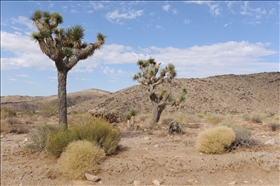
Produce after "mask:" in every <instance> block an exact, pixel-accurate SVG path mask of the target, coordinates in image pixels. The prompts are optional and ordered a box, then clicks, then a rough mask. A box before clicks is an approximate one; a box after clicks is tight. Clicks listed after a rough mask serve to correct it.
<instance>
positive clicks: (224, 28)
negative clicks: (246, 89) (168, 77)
mask: <svg viewBox="0 0 280 186" xmlns="http://www.w3.org/2000/svg"><path fill="white" fill-rule="evenodd" d="M34 10H41V11H49V12H51V13H52V12H59V13H60V14H62V16H63V20H64V22H63V24H61V25H59V27H64V28H69V27H71V26H74V25H76V24H80V25H82V26H83V27H84V29H85V37H84V41H86V42H87V43H92V42H95V41H96V34H97V33H98V32H101V33H103V34H104V35H106V36H108V37H107V38H106V41H105V44H104V45H103V47H102V48H101V50H99V51H95V54H94V55H93V56H92V57H90V58H88V59H86V60H82V61H80V62H79V63H78V65H76V66H75V67H74V68H73V69H72V70H71V71H70V72H69V74H68V79H67V92H68V93H70V92H76V91H82V90H85V89H91V88H97V89H102V90H107V91H110V92H115V91H118V90H121V89H123V88H127V87H130V86H132V85H136V84H138V83H137V82H135V81H132V76H133V75H134V74H136V73H137V72H138V71H139V68H138V66H137V65H136V62H137V61H138V59H148V58H149V57H153V58H155V60H156V61H157V62H161V63H162V65H161V68H164V67H165V65H167V64H168V63H173V64H174V65H175V66H176V70H177V74H178V75H177V77H178V78H203V77H209V76H214V75H223V74H251V73H259V72H271V71H279V2H278V1H263V2H262V1H255V2H253V1H228V2H225V1H222V2H217V1H154V2H151V1H123V2H121V1H118V2H113V1H83V2H80V1H60V2H59V1H17V2H16V1H1V96H6V95H29V96H49V95H56V94H57V72H56V68H55V65H54V62H53V61H51V60H50V59H49V58H48V57H46V56H45V55H44V54H43V53H42V52H41V51H40V49H39V46H38V43H36V42H34V41H32V40H31V39H30V35H31V33H32V32H34V31H36V27H35V26H34V25H33V24H32V21H31V20H30V17H31V15H32V13H33V12H34Z"/></svg>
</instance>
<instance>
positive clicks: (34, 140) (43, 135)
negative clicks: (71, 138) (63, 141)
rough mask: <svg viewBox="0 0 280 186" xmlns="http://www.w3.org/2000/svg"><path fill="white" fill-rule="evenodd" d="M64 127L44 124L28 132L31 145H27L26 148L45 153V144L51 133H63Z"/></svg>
mask: <svg viewBox="0 0 280 186" xmlns="http://www.w3.org/2000/svg"><path fill="white" fill-rule="evenodd" d="M64 127H65V125H54V124H44V125H40V126H37V127H36V128H35V129H33V130H32V131H31V132H30V139H31V140H30V141H31V143H29V144H27V147H28V148H31V149H33V150H35V151H45V150H46V144H47V141H48V138H49V134H50V132H51V131H63V130H64V129H65V128H64Z"/></svg>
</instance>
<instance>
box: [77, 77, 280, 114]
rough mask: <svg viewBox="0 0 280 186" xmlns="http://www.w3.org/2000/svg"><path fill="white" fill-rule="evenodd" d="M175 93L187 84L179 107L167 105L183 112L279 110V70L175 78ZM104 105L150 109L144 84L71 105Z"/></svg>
mask: <svg viewBox="0 0 280 186" xmlns="http://www.w3.org/2000/svg"><path fill="white" fill-rule="evenodd" d="M173 82H174V83H173V86H172V90H173V93H172V94H173V95H174V97H176V96H179V94H180V91H181V87H187V99H186V101H185V102H184V103H182V104H181V105H180V106H179V107H177V108H170V107H167V108H166V111H167V112H177V111H182V112H184V113H221V114H225V113H231V114H238V113H265V112H279V103H280V100H279V95H280V92H279V88H280V87H279V86H280V73H279V72H270V73H258V74H250V75H233V74H230V75H222V76H213V77H208V78H190V79H186V78H183V79H175V80H174V81H173ZM93 108H105V109H106V110H116V111H120V112H123V113H124V112H127V111H128V110H130V109H131V108H136V109H137V110H139V111H141V112H150V111H151V103H150V102H149V99H148V91H147V90H146V88H145V87H144V86H142V85H136V86H132V87H129V88H126V89H123V90H120V91H117V92H115V93H112V94H110V95H108V96H104V97H102V99H98V100H96V99H95V100H87V101H85V102H83V103H80V104H76V105H74V106H72V110H75V111H78V112H86V111H88V110H90V109H93Z"/></svg>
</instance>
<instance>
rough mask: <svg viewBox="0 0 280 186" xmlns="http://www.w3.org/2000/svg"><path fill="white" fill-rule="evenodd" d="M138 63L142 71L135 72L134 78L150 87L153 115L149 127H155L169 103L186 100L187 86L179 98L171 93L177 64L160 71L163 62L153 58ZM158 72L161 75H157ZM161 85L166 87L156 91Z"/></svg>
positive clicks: (172, 104)
mask: <svg viewBox="0 0 280 186" xmlns="http://www.w3.org/2000/svg"><path fill="white" fill-rule="evenodd" d="M137 65H139V68H140V70H141V72H139V73H137V74H135V75H134V77H133V80H136V81H138V82H139V83H141V84H142V85H144V86H147V87H149V88H148V94H149V98H150V101H151V102H152V103H153V112H152V113H153V115H152V119H151V121H150V126H149V127H150V128H153V127H154V126H155V124H156V123H157V122H158V121H159V119H160V116H161V113H162V112H163V110H164V109H165V107H166V106H167V105H171V106H178V105H179V104H180V103H182V102H183V101H185V99H186V98H185V95H186V93H187V89H186V88H185V87H183V88H182V95H181V96H180V97H179V98H178V99H174V98H173V96H172V95H171V82H172V80H173V79H174V77H175V76H176V74H177V73H176V70H175V66H174V65H173V64H171V63H169V64H168V65H167V66H166V68H164V69H162V70H160V71H159V68H160V65H161V63H157V62H156V61H155V59H153V58H149V59H148V60H138V62H137ZM158 72H159V77H156V76H157V74H158ZM159 85H162V86H164V88H162V89H161V90H160V91H158V92H156V88H157V87H158V86H159Z"/></svg>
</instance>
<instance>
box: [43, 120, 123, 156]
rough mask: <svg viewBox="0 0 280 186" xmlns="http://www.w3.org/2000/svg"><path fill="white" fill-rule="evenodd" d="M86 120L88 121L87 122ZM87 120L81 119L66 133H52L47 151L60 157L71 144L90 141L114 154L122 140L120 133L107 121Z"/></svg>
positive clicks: (107, 152)
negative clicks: (78, 141)
mask: <svg viewBox="0 0 280 186" xmlns="http://www.w3.org/2000/svg"><path fill="white" fill-rule="evenodd" d="M79 118H81V117H79ZM86 118H87V121H85V119H86ZM86 118H83V119H81V120H80V122H79V123H75V124H72V125H71V126H70V127H69V129H66V130H65V131H61V130H58V131H57V130H54V131H51V132H50V136H49V140H48V142H47V144H46V148H47V151H49V152H51V153H52V154H54V155H56V156H57V157H59V156H60V155H61V153H62V152H63V150H64V149H65V148H66V147H67V145H68V144H69V143H70V142H72V141H77V140H88V141H91V142H95V143H96V144H98V145H99V146H100V147H101V148H102V149H104V151H105V152H106V154H108V155H109V154H112V153H114V152H115V150H116V148H117V145H118V142H119V141H120V139H121V136H120V134H119V132H118V131H117V130H116V129H115V128H114V127H113V126H112V125H110V123H108V122H106V121H105V120H102V119H99V118H93V117H86Z"/></svg>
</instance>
